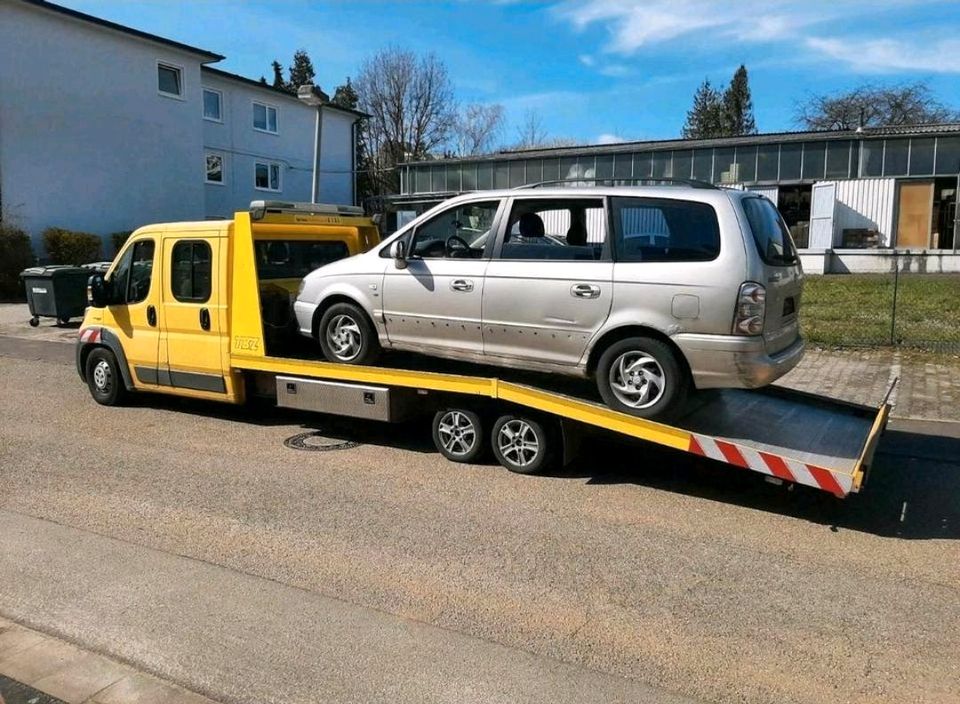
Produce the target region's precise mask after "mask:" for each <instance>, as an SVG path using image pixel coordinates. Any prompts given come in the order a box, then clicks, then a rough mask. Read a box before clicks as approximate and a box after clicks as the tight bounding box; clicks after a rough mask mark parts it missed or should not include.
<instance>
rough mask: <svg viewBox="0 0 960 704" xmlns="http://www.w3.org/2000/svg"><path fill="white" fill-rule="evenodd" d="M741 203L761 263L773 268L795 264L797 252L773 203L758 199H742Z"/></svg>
mask: <svg viewBox="0 0 960 704" xmlns="http://www.w3.org/2000/svg"><path fill="white" fill-rule="evenodd" d="M741 202H742V203H743V212H744V213H745V214H746V216H747V221H748V222H749V223H750V230H751V231H752V232H753V240H754V242H756V243H757V251H759V252H760V257H761V258H762V259H763V261H765V262H766V263H767V264H773V265H775V266H786V265H788V264H795V263H796V261H797V250H796V248H795V247H794V246H793V240H792V239H791V238H790V231H789V230H788V229H787V226H786V225H784V223H783V218H781V217H780V213H779V212H778V211H777V209H776V207H774V205H773V203H771V202H770V201H769V200H767V199H766V198H759V197H758V198H744V199H743V200H742V201H741Z"/></svg>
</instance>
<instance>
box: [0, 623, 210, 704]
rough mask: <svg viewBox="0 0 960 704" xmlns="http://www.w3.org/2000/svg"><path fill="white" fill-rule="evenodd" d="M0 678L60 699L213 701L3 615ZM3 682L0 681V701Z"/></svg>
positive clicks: (118, 703) (145, 703)
mask: <svg viewBox="0 0 960 704" xmlns="http://www.w3.org/2000/svg"><path fill="white" fill-rule="evenodd" d="M0 677H6V678H9V679H10V680H14V681H15V682H17V683H21V684H23V685H28V686H29V687H30V688H31V689H34V690H36V691H39V692H42V693H43V694H47V695H49V696H50V697H53V698H54V699H56V700H58V701H61V702H64V703H65V704H214V703H213V700H212V699H207V698H206V697H201V696H200V695H199V694H194V693H193V692H188V691H187V690H185V689H183V687H179V686H177V685H175V684H172V683H170V682H166V681H164V680H160V679H158V678H156V677H153V676H151V675H148V674H146V673H144V672H140V671H138V670H135V669H134V668H132V667H129V666H127V665H123V664H121V663H118V662H116V661H115V660H111V659H109V658H106V657H103V656H102V655H98V654H96V653H92V652H90V651H87V650H82V649H80V648H78V647H76V646H74V645H72V644H70V643H68V642H66V641H64V640H60V639H59V638H54V637H52V636H48V635H45V634H43V633H40V632H39V631H35V630H32V629H30V628H26V627H25V626H21V625H19V624H17V623H14V622H13V621H9V620H7V619H4V618H0ZM4 684H5V683H4V682H2V681H0V702H3V701H4V696H3V695H4V690H5V689H6V688H5V687H4ZM12 689H15V690H17V691H22V690H23V689H24V688H23V687H13V688H12ZM8 697H9V693H8ZM10 701H11V702H13V701H14V700H13V699H11V700H10ZM24 701H33V699H27V700H24Z"/></svg>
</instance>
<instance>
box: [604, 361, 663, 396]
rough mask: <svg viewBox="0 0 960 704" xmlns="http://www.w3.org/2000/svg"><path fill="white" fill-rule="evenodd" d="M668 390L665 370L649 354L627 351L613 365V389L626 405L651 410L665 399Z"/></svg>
mask: <svg viewBox="0 0 960 704" xmlns="http://www.w3.org/2000/svg"><path fill="white" fill-rule="evenodd" d="M665 389H666V374H665V373H664V371H663V367H661V366H660V363H659V362H658V361H657V360H656V358H654V357H652V356H651V355H649V354H647V353H646V352H642V351H640V350H631V351H629V352H624V353H623V354H621V355H620V356H619V357H617V359H616V360H614V362H613V364H612V365H611V366H610V390H611V391H613V393H614V395H615V396H616V397H617V400H619V401H620V402H621V403H622V404H624V405H625V406H629V407H630V408H649V407H650V406H653V405H654V404H655V403H657V401H659V400H660V399H661V397H662V396H663V393H664V390H665Z"/></svg>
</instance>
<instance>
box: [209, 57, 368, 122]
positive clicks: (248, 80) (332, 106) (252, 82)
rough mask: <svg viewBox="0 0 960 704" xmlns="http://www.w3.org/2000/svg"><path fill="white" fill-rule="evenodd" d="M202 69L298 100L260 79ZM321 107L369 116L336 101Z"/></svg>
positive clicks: (210, 67) (296, 101)
mask: <svg viewBox="0 0 960 704" xmlns="http://www.w3.org/2000/svg"><path fill="white" fill-rule="evenodd" d="M202 69H203V71H204V72H205V73H209V74H212V75H214V76H219V77H220V78H225V79H227V80H231V81H237V82H239V83H243V84H245V85H248V86H252V87H254V88H259V89H261V90H266V91H269V92H271V93H273V94H274V95H277V96H282V97H284V98H288V99H290V100H292V101H294V102H295V103H299V102H300V100H299V99H298V98H297V96H296V95H294V94H293V93H288V92H287V91H285V90H283V89H282V88H275V87H274V86H272V85H270V84H269V83H261V82H260V81H257V80H254V79H252V78H247V77H246V76H241V75H240V74H237V73H230V72H229V71H224V70H223V69H219V68H214V67H213V66H203V67H202ZM323 107H324V109H330V110H337V111H339V112H345V113H349V114H351V115H356V116H357V117H370V115H368V114H367V113H365V112H361V111H360V110H353V109H351V108H345V107H343V106H341V105H337V104H336V103H324V104H323Z"/></svg>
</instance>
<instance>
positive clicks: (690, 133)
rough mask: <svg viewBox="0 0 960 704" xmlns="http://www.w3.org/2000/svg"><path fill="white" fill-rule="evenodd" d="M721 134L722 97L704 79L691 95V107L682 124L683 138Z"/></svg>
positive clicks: (701, 137) (709, 136)
mask: <svg viewBox="0 0 960 704" xmlns="http://www.w3.org/2000/svg"><path fill="white" fill-rule="evenodd" d="M721 136H723V98H722V96H721V95H720V93H719V91H717V90H715V89H714V87H713V86H712V85H710V80H709V79H704V81H703V83H701V84H700V87H699V88H697V92H696V93H695V94H694V96H693V107H691V108H690V110H689V111H688V112H687V121H686V122H685V123H684V125H683V137H684V139H709V138H711V137H721Z"/></svg>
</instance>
